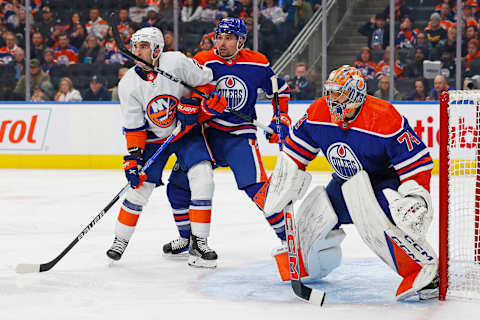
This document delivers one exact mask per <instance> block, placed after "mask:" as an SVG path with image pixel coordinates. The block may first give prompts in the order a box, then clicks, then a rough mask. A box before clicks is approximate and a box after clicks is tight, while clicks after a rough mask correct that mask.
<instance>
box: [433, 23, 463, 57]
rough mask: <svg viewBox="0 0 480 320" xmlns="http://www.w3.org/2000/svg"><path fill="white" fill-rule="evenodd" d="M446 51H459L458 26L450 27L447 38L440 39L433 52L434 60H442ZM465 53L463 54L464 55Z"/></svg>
mask: <svg viewBox="0 0 480 320" xmlns="http://www.w3.org/2000/svg"><path fill="white" fill-rule="evenodd" d="M445 51H453V52H457V27H456V26H453V27H451V28H450V29H448V32H447V39H443V40H440V42H439V44H438V46H437V47H436V48H435V49H434V50H433V52H432V60H440V57H441V55H442V53H443V52H445ZM463 55H464V54H462V56H463Z"/></svg>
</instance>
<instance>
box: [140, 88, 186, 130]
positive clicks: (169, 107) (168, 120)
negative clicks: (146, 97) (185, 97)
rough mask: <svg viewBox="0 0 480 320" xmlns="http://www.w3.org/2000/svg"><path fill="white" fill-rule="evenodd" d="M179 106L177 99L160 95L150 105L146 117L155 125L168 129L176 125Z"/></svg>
mask: <svg viewBox="0 0 480 320" xmlns="http://www.w3.org/2000/svg"><path fill="white" fill-rule="evenodd" d="M177 105H178V100H177V98H175V97H173V96H170V95H159V96H156V97H155V98H153V99H152V100H150V102H149V103H148V105H147V108H146V115H147V117H148V119H150V121H151V122H152V123H153V124H155V125H157V126H159V127H161V128H168V127H169V126H171V125H172V124H174V121H175V115H176V113H177Z"/></svg>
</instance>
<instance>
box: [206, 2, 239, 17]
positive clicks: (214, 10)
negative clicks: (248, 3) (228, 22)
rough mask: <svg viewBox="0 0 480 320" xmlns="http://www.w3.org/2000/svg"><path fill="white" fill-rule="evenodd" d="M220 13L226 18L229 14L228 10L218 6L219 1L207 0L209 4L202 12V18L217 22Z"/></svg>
mask: <svg viewBox="0 0 480 320" xmlns="http://www.w3.org/2000/svg"><path fill="white" fill-rule="evenodd" d="M244 1H245V0H244ZM220 15H221V16H222V18H225V17H226V16H227V12H226V11H224V10H221V9H220V8H219V7H218V1H217V0H207V5H206V6H205V8H204V9H203V10H202V13H201V14H200V20H201V21H203V22H216V20H217V19H218V17H219V16H220Z"/></svg>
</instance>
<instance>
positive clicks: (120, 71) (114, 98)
mask: <svg viewBox="0 0 480 320" xmlns="http://www.w3.org/2000/svg"><path fill="white" fill-rule="evenodd" d="M127 71H128V68H120V69H118V82H120V80H122V78H123V76H124V75H125V73H127ZM112 101H120V98H119V96H118V84H117V86H116V87H115V88H113V90H112Z"/></svg>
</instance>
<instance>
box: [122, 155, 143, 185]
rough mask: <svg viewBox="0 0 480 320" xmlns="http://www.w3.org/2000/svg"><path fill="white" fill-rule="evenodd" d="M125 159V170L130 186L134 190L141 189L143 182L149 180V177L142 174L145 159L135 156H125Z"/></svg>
mask: <svg viewBox="0 0 480 320" xmlns="http://www.w3.org/2000/svg"><path fill="white" fill-rule="evenodd" d="M123 159H124V161H123V170H125V176H126V177H127V180H128V182H129V183H130V186H131V187H132V188H134V189H138V188H140V187H141V186H142V184H143V182H144V181H145V180H147V175H146V174H145V173H143V172H142V173H140V170H141V168H142V165H141V164H142V163H143V159H142V158H138V157H136V156H134V155H128V156H125V157H123Z"/></svg>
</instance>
